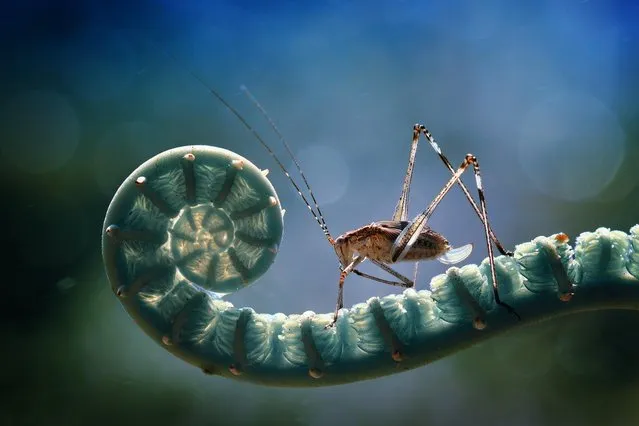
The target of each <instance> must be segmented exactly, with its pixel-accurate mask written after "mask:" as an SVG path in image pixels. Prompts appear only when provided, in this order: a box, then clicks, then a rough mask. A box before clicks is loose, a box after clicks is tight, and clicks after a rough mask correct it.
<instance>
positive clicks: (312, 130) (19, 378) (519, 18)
mask: <svg viewBox="0 0 639 426" xmlns="http://www.w3.org/2000/svg"><path fill="white" fill-rule="evenodd" d="M5 3H6V2H5ZM5 3H3V4H2V6H0V46H1V48H2V56H1V57H2V60H1V64H2V66H0V165H1V166H2V170H1V171H0V174H1V175H0V188H2V194H3V198H2V199H3V200H4V201H3V203H2V209H0V215H1V216H0V218H1V220H2V223H3V224H4V227H3V232H2V233H3V242H4V246H5V251H4V254H3V261H4V264H5V266H4V268H3V280H2V290H3V297H2V298H0V300H1V302H0V306H1V308H2V309H1V312H0V314H1V315H2V316H3V318H2V322H1V323H0V330H1V332H2V335H3V336H4V341H5V347H6V349H5V350H3V351H0V352H1V353H2V355H1V356H2V360H3V361H4V362H3V366H4V368H3V371H2V373H1V375H0V377H2V385H3V388H5V389H7V390H8V396H7V397H5V398H3V400H2V403H0V404H1V407H2V409H0V424H8V425H11V424H65V425H70V424H87V423H93V424H100V423H104V424H113V423H116V424H136V425H141V424H155V425H164V424H167V425H173V424H175V425H178V424H179V425H191V424H193V425H198V424H215V425H223V424H265V423H269V424H270V423H271V422H272V423H276V422H277V423H278V424H281V425H284V424H311V425H319V424H335V423H338V422H349V423H352V424H388V423H389V422H393V421H395V422H408V421H418V424H429V425H439V424H468V423H470V422H472V424H475V425H484V424H486V425H488V424H490V425H501V424H518V425H549V424H563V425H565V424H569V425H572V424H579V425H598V424H602V423H603V422H606V423H608V424H636V423H637V422H639V408H637V405H636V403H635V401H636V399H637V396H639V362H638V361H637V359H639V345H638V344H637V339H636V330H637V329H638V328H637V327H639V316H638V315H636V314H634V313H625V312H617V313H598V314H583V315H578V316H575V317H572V318H566V319H562V320H560V321H555V322H552V323H547V324H542V325H539V326H535V327H530V328H528V329H526V330H525V331H521V332H520V333H519V334H517V335H513V336H508V335H506V336H504V337H500V338H498V339H495V340H493V341H490V342H488V343H486V344H483V345H481V346H478V347H475V348H472V349H469V350H467V351H464V352H462V353H460V354H458V355H455V356H452V357H450V358H447V359H445V360H442V361H438V362H436V363H434V364H432V365H430V366H428V367H425V368H422V369H419V370H416V371H411V372H407V373H402V374H398V375H395V376H391V377H387V378H383V379H378V380H374V381H368V382H362V383H355V384H352V385H346V386H340V387H335V388H326V389H315V390H304V389H302V390H300V389H297V390H291V389H269V388H264V387H258V386H254V385H248V384H241V383H236V382H233V381H229V380H224V379H219V378H211V377H206V376H204V375H202V374H201V372H200V371H199V370H197V369H195V368H193V367H190V366H188V365H185V364H184V363H182V362H181V361H179V360H177V359H175V358H173V357H172V356H170V355H169V354H168V353H166V352H164V351H163V350H162V349H160V348H159V347H158V346H157V345H155V344H154V343H153V342H151V340H150V339H149V338H147V337H146V336H145V335H144V334H143V333H142V332H141V331H140V330H139V329H138V328H137V327H136V326H135V324H134V323H133V322H132V320H131V319H130V318H129V317H128V316H127V315H126V313H125V312H124V310H123V309H122V307H121V306H120V305H119V303H118V301H117V300H116V298H115V297H114V296H113V295H112V293H111V291H110V289H109V286H108V284H107V283H106V279H105V276H104V273H103V269H102V264H101V259H100V253H99V241H100V229H101V222H102V219H103V217H104V212H105V211H106V207H107V206H108V203H109V201H110V199H111V196H112V195H113V194H114V192H115V190H116V189H117V187H118V186H119V184H120V183H121V181H122V180H123V179H124V178H125V177H126V176H127V175H128V174H129V173H130V172H131V171H132V170H133V169H134V168H135V167H137V165H139V164H140V163H141V162H143V161H144V160H146V159H147V158H149V157H151V156H153V155H155V154H157V153H159V152H161V151H163V150H165V149H168V148H171V147H175V146H180V145H188V144H210V145H217V146H221V147H223V148H227V149H231V150H233V151H235V152H237V153H239V154H241V155H243V156H245V157H247V158H249V159H250V160H251V161H253V162H254V163H255V164H257V165H258V166H260V167H263V168H269V169H271V174H270V175H269V177H270V178H271V179H272V181H273V183H274V185H275V187H276V188H277V190H278V192H279V195H280V198H281V200H282V204H283V206H284V208H286V210H287V213H286V217H285V225H286V228H285V239H284V243H283V245H282V247H281V252H280V254H279V255H278V258H277V260H276V263H275V264H274V265H273V267H272V268H271V270H270V271H269V273H268V274H267V275H266V276H264V277H263V278H262V279H261V280H260V281H259V282H258V283H257V284H255V285H254V286H251V287H249V288H247V289H245V290H242V291H240V292H238V293H236V294H234V295H232V296H230V298H229V299H230V300H231V301H232V302H233V303H234V304H236V305H240V306H244V305H250V306H252V307H254V308H255V309H256V310H258V311H262V312H278V311H281V312H285V313H293V312H302V311H305V310H314V311H316V312H328V311H330V310H331V309H332V308H333V306H334V303H335V296H336V294H335V293H336V279H337V274H338V270H337V260H336V259H335V256H334V253H333V251H332V249H331V248H330V246H329V245H328V244H327V243H326V242H325V241H324V239H323V238H322V233H321V231H320V230H319V228H318V227H317V226H316V224H315V222H314V221H313V220H312V218H311V217H310V216H309V215H308V213H307V212H306V208H305V207H304V205H303V204H302V202H301V201H300V200H299V199H298V198H297V194H296V193H295V191H293V190H292V188H291V187H290V185H289V184H288V182H287V181H286V179H285V178H284V176H283V175H282V173H280V172H279V170H277V166H276V165H275V164H274V162H273V161H272V159H271V158H270V157H269V156H268V154H267V153H266V152H265V151H264V150H263V149H262V148H261V147H260V146H259V144H258V143H257V142H256V141H255V140H253V139H252V138H251V135H250V134H249V133H248V132H247V131H246V130H245V129H244V128H243V127H242V126H241V125H240V123H239V122H238V121H237V120H236V119H235V117H233V116H232V115H231V114H230V113H229V112H228V111H226V110H225V109H224V107H223V106H221V105H220V104H219V103H218V102H216V101H215V99H213V98H212V97H211V96H210V94H209V93H208V91H207V88H206V87H204V86H203V85H202V84H201V83H200V82H198V81H197V80H196V79H195V78H194V77H193V76H192V75H191V74H190V73H189V70H191V71H193V72H194V73H195V74H197V75H198V76H199V77H201V78H202V79H203V80H204V81H205V82H207V84H210V85H212V86H213V87H215V88H216V90H219V91H220V92H221V93H222V94H223V95H224V96H225V97H226V98H227V100H228V101H229V102H230V103H232V104H233V105H234V106H235V107H236V108H238V109H239V110H240V111H241V113H242V114H243V115H244V116H245V117H246V119H247V120H248V121H249V122H250V123H252V124H253V125H254V126H255V127H256V128H257V129H258V131H259V132H260V133H262V134H263V135H265V136H267V138H268V140H269V141H270V142H271V144H272V145H273V147H274V148H275V150H276V151H277V152H278V154H280V155H281V156H282V158H283V159H285V158H286V157H285V151H284V150H283V149H282V147H281V145H280V144H279V142H278V140H277V138H276V137H275V135H273V133H272V131H271V130H270V129H269V127H268V124H267V123H265V121H264V119H263V118H262V117H261V116H260V114H259V111H257V109H256V108H255V107H254V106H253V105H252V104H251V103H250V102H249V101H248V100H247V98H246V97H245V96H244V95H243V94H242V92H241V91H240V89H239V88H240V86H241V85H242V84H244V85H246V86H248V88H249V89H250V90H251V91H252V93H253V94H254V95H255V96H256V97H257V98H258V99H259V100H260V102H261V103H262V104H263V105H264V107H265V108H266V109H267V110H268V112H269V114H270V115H271V116H272V117H273V119H274V120H275V121H276V123H277V125H278V126H279V128H280V130H281V131H282V132H283V133H284V134H285V135H286V137H287V138H288V140H289V143H290V144H291V146H292V148H293V151H294V152H295V153H296V155H298V156H299V158H300V161H301V163H302V166H303V168H304V170H305V172H306V174H307V176H308V178H309V181H310V182H311V184H312V186H313V188H314V191H315V193H316V195H317V198H318V200H319V201H320V203H321V205H322V210H323V212H324V214H325V217H326V219H327V221H328V224H329V226H330V228H331V231H332V232H333V233H334V234H335V235H338V234H340V233H342V232H345V231H347V230H350V229H353V228H356V227H358V226H361V225H363V224H366V223H369V222H371V221H373V220H381V219H387V218H389V217H390V215H391V214H392V212H393V209H394V207H395V203H396V202H397V198H398V196H399V191H400V187H401V181H402V178H403V174H404V171H405V167H406V160H407V158H408V150H409V147H410V137H411V128H412V125H413V124H414V123H416V122H422V123H424V124H426V125H427V126H428V127H429V128H430V129H431V131H432V132H433V134H434V136H435V137H436V139H437V140H438V141H439V143H440V145H441V146H442V148H443V150H444V151H445V153H446V154H447V155H448V156H449V158H450V159H451V161H452V162H453V163H455V164H456V163H458V162H460V161H461V159H462V158H463V156H464V155H465V154H466V153H467V152H472V153H474V154H475V155H477V157H478V158H479V160H480V162H481V165H482V172H483V177H484V184H485V187H486V194H487V200H488V211H489V213H490V217H491V221H492V225H493V228H494V229H495V231H496V232H497V234H498V236H499V237H500V239H501V240H502V242H503V243H504V244H505V245H506V246H507V247H513V246H514V245H515V244H517V243H519V242H524V241H527V240H530V239H532V238H534V237H535V236H537V235H543V234H546V235H548V234H552V233H555V232H559V231H563V232H566V233H567V234H569V235H570V236H572V237H573V239H574V237H575V236H576V235H578V233H579V232H581V231H586V230H593V229H595V228H597V227H598V226H606V227H610V228H613V229H620V230H625V231H627V230H628V229H629V228H630V226H632V225H634V224H635V223H637V222H638V220H637V219H638V218H639V215H638V214H637V213H638V212H639V202H637V200H638V199H639V185H638V184H639V180H638V176H639V174H638V173H637V171H636V170H637V169H636V167H637V166H636V164H637V163H638V161H639V145H638V143H637V138H638V135H639V126H638V125H637V123H639V121H638V119H639V104H638V102H637V99H639V79H638V78H637V75H638V73H639V25H638V24H639V4H638V3H636V2H632V1H605V0H590V1H588V0H558V1H551V0H545V1H543V0H538V1H518V2H514V1H512V2H511V1H506V0H503V1H492V0H490V1H483V2H479V1H471V0H454V1H443V0H441V1H416V0H413V1H411V0H392V1H391V0H378V1H370V2H366V1H363V0H352V1H348V0H323V1H315V2H304V1H292V0H291V1H277V2H257V1H248V0H244V1H231V0H228V1H220V0H212V1H208V2H205V1H186V2H179V1H168V0H165V1H156V2H152V1H133V2H117V1H116V2H106V1H83V2H73V1H56V2H49V1H23V2H20V3H18V2H15V3H13V4H5ZM167 53H169V55H167ZM171 56H174V57H175V58H176V59H172V58H171ZM284 162H285V164H287V165H289V164H290V165H292V163H291V162H290V161H289V160H288V159H286V160H285V161H284ZM447 178H448V172H447V171H446V170H445V169H444V168H443V166H442V165H441V163H440V161H439V160H438V159H437V156H436V155H435V153H434V152H432V150H431V149H430V147H429V146H428V145H427V144H422V145H421V146H420V150H419V152H418V159H417V164H416V170H415V178H414V181H413V182H414V183H413V185H414V186H413V191H412V196H411V205H410V214H411V215H415V214H417V213H418V212H419V211H421V210H422V209H423V208H425V207H426V206H427V205H428V203H429V201H430V200H431V199H432V198H433V197H434V195H435V194H436V193H437V192H438V190H439V189H440V188H441V186H442V185H443V183H444V182H445V181H446V179H447ZM469 178H470V177H469V176H468V177H466V181H467V182H468V183H469V184H470V183H472V179H469ZM431 225H432V227H433V228H435V229H436V230H438V231H440V232H442V233H443V234H445V235H446V236H447V238H448V239H449V240H450V241H451V243H453V244H455V245H461V244H465V243H468V242H472V243H475V247H476V249H475V252H474V253H473V255H472V256H471V258H470V261H472V262H478V261H480V260H481V259H482V258H483V257H484V256H485V255H486V253H485V251H484V250H483V249H482V247H483V242H482V229H481V227H480V226H479V221H478V220H477V219H476V217H475V216H474V213H472V210H471V209H470V208H469V206H468V205H467V203H466V201H465V200H464V197H463V195H462V193H461V191H459V190H458V189H457V188H454V189H453V191H452V192H451V194H450V195H449V196H448V197H447V198H446V199H445V201H444V202H443V203H442V205H441V207H439V208H438V210H437V213H436V214H435V215H434V217H433V219H432V222H431ZM367 270H369V271H370V272H372V271H374V269H370V268H368V269H367ZM400 270H402V271H404V272H406V273H407V274H410V271H411V268H410V267H402V268H400ZM444 270H445V267H444V266H443V265H441V264H438V263H436V262H432V263H423V264H421V266H420V277H421V278H420V280H419V287H420V288H427V287H428V284H429V280H430V277H432V276H433V275H435V274H439V273H442V272H443V271H444ZM391 291H395V290H393V289H389V288H388V287H385V286H383V285H381V284H376V283H372V282H369V281H365V280H363V279H360V278H358V277H352V278H349V280H348V283H347V287H346V293H345V297H346V304H347V305H352V304H354V303H356V302H360V301H363V300H365V299H367V298H368V297H371V296H381V295H385V294H388V293H389V292H391ZM267 420H268V422H267Z"/></svg>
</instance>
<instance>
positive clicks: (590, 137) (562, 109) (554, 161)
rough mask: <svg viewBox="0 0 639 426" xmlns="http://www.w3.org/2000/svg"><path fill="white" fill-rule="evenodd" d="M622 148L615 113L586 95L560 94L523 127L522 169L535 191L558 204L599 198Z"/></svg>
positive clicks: (623, 140)
mask: <svg viewBox="0 0 639 426" xmlns="http://www.w3.org/2000/svg"><path fill="white" fill-rule="evenodd" d="M625 150H626V135H625V133H624V131H623V129H622V128H621V125H620V124H619V121H618V120H617V117H616V116H615V114H614V113H613V112H612V111H611V110H610V109H609V108H608V107H607V106H605V105H604V104H603V103H602V102H601V101H599V100H598V99H596V98H595V97H593V96H590V95H588V94H585V93H580V92H568V91H564V92H560V93H557V94H555V95H553V96H550V97H547V98H544V99H542V100H540V101H539V102H537V103H536V104H535V105H534V106H533V107H532V108H531V109H530V110H529V111H528V114H527V115H526V116H525V118H524V120H523V123H522V126H521V133H520V138H519V161H520V165H521V167H522V169H523V170H524V172H525V173H526V174H527V175H528V177H529V178H530V181H531V183H532V184H533V186H534V187H535V188H536V189H537V190H539V191H540V192H542V193H544V194H546V195H550V196H552V197H555V198H558V199H562V200H568V201H578V200H583V199H588V198H592V197H595V196H597V195H598V194H599V193H600V192H601V191H602V189H604V188H605V187H606V186H607V185H608V184H609V183H610V182H611V180H612V179H613V178H614V176H615V174H616V173H617V171H618V169H619V167H620V166H621V162H622V160H623V158H624V154H625Z"/></svg>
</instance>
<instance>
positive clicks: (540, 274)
mask: <svg viewBox="0 0 639 426" xmlns="http://www.w3.org/2000/svg"><path fill="white" fill-rule="evenodd" d="M282 230H283V211H282V209H281V207H280V203H279V199H278V198H277V195H276V193H275V190H274V189H273V187H272V185H271V184H270V182H269V181H268V180H267V179H266V172H265V171H262V170H259V169H258V168H257V167H255V166H254V165H253V164H252V163H251V162H250V161H248V160H247V159H245V158H243V157H241V156H239V155H237V154H235V153H233V152H231V151H227V150H224V149H221V148H215V147H209V146H187V147H180V148H175V149H172V150H169V151H166V152H164V153H161V154H159V155H157V156H156V157H153V158H151V159H150V160H148V161H147V162H145V163H144V164H142V165H141V166H140V167H138V168H137V169H136V170H135V171H134V172H133V173H132V174H131V175H130V176H129V177H128V178H127V179H126V180H125V181H124V183H123V184H122V186H121V187H120V188H119V189H118V191H117V193H116V195H115V197H114V198H113V201H112V202H111V205H110V206H109V209H108V211H107V214H106V218H105V222H104V228H103V233H102V234H103V236H102V253H103V259H104V264H105V268H106V273H107V277H108V279H109V282H110V283H111V286H112V289H113V291H114V293H115V294H116V296H117V297H118V298H119V299H120V301H121V303H122V304H123V305H124V307H125V308H126V310H127V312H128V313H129V314H130V315H131V317H132V318H133V319H134V320H135V321H136V323H137V324H138V325H139V326H140V327H142V329H143V330H144V331H145V332H146V333H147V334H148V335H149V336H150V337H151V338H152V339H154V340H155V341H156V342H158V343H159V344H160V345H161V346H163V347H164V348H165V349H166V350H168V351H169V352H171V353H172V354H174V355H175V356H177V357H179V358H181V359H183V360H185V361H186V362H188V363H191V364H193V365H194V366H197V367H199V368H201V369H202V371H203V372H204V373H206V374H213V375H219V376H224V377H229V378H233V379H237V380H245V381H250V382H255V383H260V384H264V385H270V386H301V387H310V386H328V385H336V384H342V383H349V382H354V381H358V380H366V379H371V378H375V377H380V376H384V375H389V374H395V373H398V372H402V371H406V370H410V369H413V368H416V367H420V366H423V365H425V364H428V363H430V362H433V361H435V360H437V359H440V358H442V357H444V356H446V355H449V354H451V353H454V352H456V351H459V350H461V349H463V348H465V347H468V346H471V345H473V344H476V343H478V342H480V341H483V340H485V339H488V338H490V337H492V336H495V335H497V334H499V333H501V332H504V331H510V330H513V329H515V328H517V327H521V326H523V325H525V324H530V323H532V322H537V321H541V320H546V319H550V318H553V317H557V316H560V315H567V314H570V313H574V312H579V311H588V310H599V309H635V310H637V309H639V225H635V226H634V227H633V228H632V229H630V232H629V233H624V232H621V231H611V230H610V229H607V228H599V229H597V230H595V231H594V232H584V233H582V234H581V235H579V236H578V237H577V238H576V243H575V246H574V247H572V246H571V245H569V238H568V237H567V236H566V235H565V234H562V233H558V234H555V235H551V236H549V237H537V238H535V239H534V240H532V241H530V242H526V243H522V244H519V245H518V246H517V247H516V249H515V251H514V256H513V257H506V256H501V257H498V258H496V259H495V261H496V272H497V279H498V282H499V288H500V296H501V298H502V300H503V301H504V302H506V303H507V304H509V305H510V306H512V307H513V308H514V309H515V310H516V311H517V313H518V314H519V315H520V316H521V320H518V319H517V318H516V317H515V316H513V315H512V314H510V313H508V312H507V311H506V310H505V309H503V308H502V307H500V306H498V305H497V304H496V303H495V299H494V296H493V290H492V280H491V278H490V270H489V264H488V261H487V259H485V260H484V261H483V262H482V263H481V264H480V265H479V266H478V265H466V266H464V267H461V268H457V267H452V268H450V269H449V270H448V271H447V272H446V273H445V274H442V275H438V276H436V277H434V278H433V279H432V280H431V282H430V289H431V290H430V291H427V290H421V291H415V290H413V289H408V290H406V291H404V292H403V293H401V294H393V295H389V296H386V297H381V298H377V297H375V298H371V299H369V300H368V301H366V302H364V303H359V304H356V305H354V306H353V307H352V308H350V309H343V310H342V311H341V313H340V316H339V318H338V321H337V323H336V324H335V326H334V327H330V328H326V325H327V324H329V323H330V321H331V319H332V313H325V314H316V313H314V312H310V311H309V312H304V313H302V314H297V315H284V314H281V313H276V314H263V313H257V312H255V311H254V310H253V309H251V308H250V307H242V308H236V307H234V306H233V305H232V304H231V303H229V302H227V301H225V300H223V298H222V297H223V296H224V295H225V294H228V293H231V292H233V291H235V290H237V289H239V288H242V287H243V286H246V285H249V284H250V283H252V282H254V281H255V280H257V279H258V278H259V277H260V276H261V275H262V274H264V273H265V272H266V271H267V269H268V267H269V266H270V265H271V263H272V262H273V261H274V259H275V256H276V254H277V249H278V246H279V244H280V242H281V238H282Z"/></svg>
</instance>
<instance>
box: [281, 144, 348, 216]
mask: <svg viewBox="0 0 639 426" xmlns="http://www.w3.org/2000/svg"><path fill="white" fill-rule="evenodd" d="M298 158H299V162H300V164H301V167H302V170H303V171H304V174H305V175H306V177H307V178H308V180H309V183H310V184H311V188H313V193H314V194H315V196H316V197H317V200H318V201H319V203H320V204H321V205H326V204H332V203H335V202H337V201H339V200H340V199H341V198H342V197H343V196H344V195H345V194H346V189H347V188H348V182H349V180H350V170H349V168H348V165H347V164H346V161H345V160H344V156H343V155H342V154H341V153H340V152H339V151H337V150H336V149H334V148H332V147H330V146H328V145H310V146H307V147H306V148H304V149H302V150H301V151H300V152H299V154H298ZM289 170H290V171H291V172H292V171H293V170H295V166H294V165H293V164H291V165H290V166H289Z"/></svg>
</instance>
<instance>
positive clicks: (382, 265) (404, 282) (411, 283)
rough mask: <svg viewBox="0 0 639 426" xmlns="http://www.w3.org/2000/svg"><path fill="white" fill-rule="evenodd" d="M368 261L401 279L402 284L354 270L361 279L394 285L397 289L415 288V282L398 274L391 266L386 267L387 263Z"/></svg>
mask: <svg viewBox="0 0 639 426" xmlns="http://www.w3.org/2000/svg"><path fill="white" fill-rule="evenodd" d="M368 260H370V261H371V262H372V263H374V264H375V265H377V266H379V267H380V268H381V269H383V270H384V271H386V272H388V273H389V274H391V275H392V276H394V277H395V278H397V279H399V280H400V281H401V282H400V281H391V280H385V279H383V278H378V277H376V276H373V275H369V274H366V273H364V272H360V271H358V270H357V269H353V273H355V274H356V275H359V276H360V277H364V278H368V279H371V280H373V281H378V282H380V283H384V284H388V285H393V286H396V287H404V288H411V287H414V286H415V281H414V280H413V281H411V280H410V279H409V278H407V277H405V276H404V275H402V274H400V273H399V272H397V271H396V270H394V269H393V268H391V267H390V266H388V265H386V264H385V263H382V262H379V261H377V260H374V259H368Z"/></svg>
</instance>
